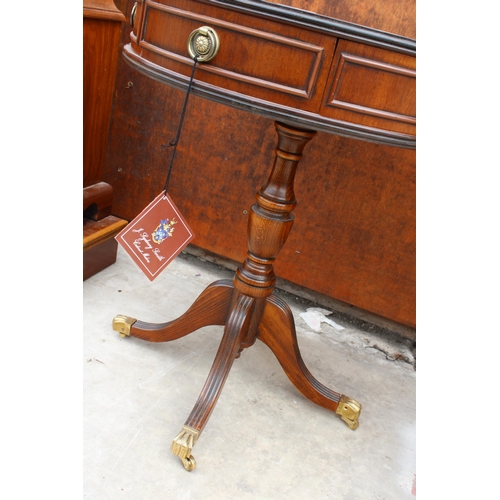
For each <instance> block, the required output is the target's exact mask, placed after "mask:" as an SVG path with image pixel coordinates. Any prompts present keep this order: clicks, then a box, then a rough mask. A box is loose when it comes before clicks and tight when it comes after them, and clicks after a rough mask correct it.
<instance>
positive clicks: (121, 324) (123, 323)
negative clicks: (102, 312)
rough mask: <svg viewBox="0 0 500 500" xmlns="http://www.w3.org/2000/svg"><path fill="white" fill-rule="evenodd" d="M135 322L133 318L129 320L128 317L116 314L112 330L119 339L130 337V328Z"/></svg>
mask: <svg viewBox="0 0 500 500" xmlns="http://www.w3.org/2000/svg"><path fill="white" fill-rule="evenodd" d="M136 321H137V320H136V319H135V318H130V317H129V316H123V315H122V314H118V316H115V317H114V318H113V330H115V332H119V334H120V337H122V338H123V337H125V336H127V337H129V336H130V328H131V327H132V325H133V324H134V323H135V322H136Z"/></svg>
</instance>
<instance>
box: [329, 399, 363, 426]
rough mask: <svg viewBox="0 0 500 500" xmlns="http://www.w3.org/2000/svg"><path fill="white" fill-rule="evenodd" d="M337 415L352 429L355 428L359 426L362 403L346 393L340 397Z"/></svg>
mask: <svg viewBox="0 0 500 500" xmlns="http://www.w3.org/2000/svg"><path fill="white" fill-rule="evenodd" d="M335 413H337V415H340V418H341V419H342V420H343V421H344V423H345V424H346V425H347V427H349V429H351V430H353V431H354V430H355V429H357V428H358V426H359V421H358V418H359V414H360V413H361V405H360V404H359V403H358V402H357V401H356V400H355V399H351V398H349V397H347V396H345V395H344V394H342V396H341V397H340V401H339V406H338V408H337V410H336V412H335Z"/></svg>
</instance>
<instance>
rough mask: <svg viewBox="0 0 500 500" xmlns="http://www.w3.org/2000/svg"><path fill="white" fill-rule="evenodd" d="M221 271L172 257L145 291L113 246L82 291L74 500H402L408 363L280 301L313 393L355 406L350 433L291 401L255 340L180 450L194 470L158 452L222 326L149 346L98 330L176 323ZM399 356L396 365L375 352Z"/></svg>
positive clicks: (407, 491)
mask: <svg viewBox="0 0 500 500" xmlns="http://www.w3.org/2000/svg"><path fill="white" fill-rule="evenodd" d="M231 275H232V273H230V272H229V271H227V270H225V269H222V268H219V267H218V266H215V265H213V264H210V263H207V262H203V261H201V260H200V259H198V258H196V257H193V256H188V255H181V256H179V257H177V258H176V259H175V260H174V261H173V262H172V263H171V264H170V265H169V266H168V267H167V269H166V270H165V271H164V272H163V273H162V274H161V275H160V276H159V277H158V278H157V279H156V280H155V281H154V282H152V283H151V282H149V280H148V279H147V278H146V277H145V276H144V275H143V274H142V272H141V271H140V270H139V269H138V268H137V267H136V265H135V264H134V263H133V262H132V261H131V260H130V258H129V257H128V256H127V255H126V254H125V253H124V252H123V251H122V250H121V249H120V248H119V251H118V256H117V262H116V264H114V265H113V266H110V267H109V268H107V269H105V270H104V271H102V272H100V273H99V274H97V275H95V276H93V277H92V278H90V279H88V280H86V281H85V282H84V284H83V297H84V328H83V331H84V343H83V385H84V387H83V390H84V393H83V396H84V400H83V401H84V408H83V410H84V415H83V442H84V446H83V450H84V457H83V460H84V477H83V497H84V498H87V499H98V500H107V499H109V500H115V499H131V500H132V499H133V500H143V499H144V500H156V499H178V500H184V499H191V498H193V499H194V498H202V499H221V498H222V499H225V498H227V499H240V498H241V499H245V498H256V499H279V498H284V497H287V498H291V499H304V498H313V499H316V498H318V499H320V498H331V499H340V500H342V499H346V500H365V499H384V500H404V499H414V498H415V488H416V486H415V481H416V476H415V474H416V458H415V455H416V418H415V399H416V397H415V393H416V390H415V380H416V372H415V369H414V367H413V365H412V363H411V354H408V351H407V350H406V351H405V346H404V343H403V344H401V343H397V342H396V344H394V340H392V339H389V340H387V339H383V338H381V337H377V336H376V335H374V334H372V333H369V332H366V331H361V330H357V329H355V328H353V327H352V325H350V324H349V323H348V322H346V323H342V322H341V321H338V320H335V321H336V322H337V323H340V324H341V325H342V326H344V327H345V329H344V330H342V331H339V330H338V329H336V328H334V327H333V326H331V325H329V324H325V323H323V324H322V326H321V330H322V331H321V332H315V331H313V330H312V329H311V328H310V327H309V325H308V324H307V323H306V322H305V321H304V320H303V318H302V316H300V314H301V313H304V312H305V307H306V306H305V305H304V304H303V303H302V302H301V301H300V300H294V298H293V297H292V296H287V300H288V302H289V305H290V307H291V308H292V311H293V313H294V317H295V321H296V328H297V336H298V341H299V345H300V349H301V353H302V357H303V359H304V361H305V363H306V365H307V366H308V368H309V370H310V371H311V372H312V374H313V375H314V376H315V377H316V378H317V379H318V380H319V381H320V382H321V383H323V384H324V385H326V386H328V387H329V388H331V389H333V390H335V391H337V392H340V393H343V394H346V395H348V396H349V397H352V398H354V399H356V400H357V401H359V402H360V403H361V404H362V406H363V409H362V412H361V416H360V419H359V422H360V425H359V427H358V429H357V430H355V431H351V430H350V429H348V428H347V427H346V425H345V424H344V423H343V422H342V421H341V420H340V418H339V417H338V416H337V415H335V414H333V413H332V412H330V411H328V410H325V409H323V408H321V407H319V406H316V405H315V404H314V403H312V402H310V401H309V400H307V399H306V398H304V397H303V396H302V395H301V394H300V393H299V392H298V391H297V390H296V389H295V387H294V386H293V385H292V384H291V383H290V382H289V380H288V378H287V377H286V375H285V373H284V372H283V371H282V369H281V367H280V365H279V363H278V361H277V360H276V358H275V357H274V355H273V354H272V352H271V351H270V350H269V349H268V348H267V347H266V346H265V345H264V344H262V343H261V342H259V341H257V342H256V343H255V345H254V346H252V347H251V348H250V349H246V350H245V351H244V352H243V353H242V355H241V357H240V358H239V359H238V360H236V361H235V363H234V365H233V368H232V370H231V373H230V375H229V377H228V379H227V381H226V384H225V387H224V389H223V391H222V394H221V397H220V398H219V401H218V403H217V405H216V407H215V410H214V412H213V413H212V415H211V417H210V419H209V421H208V424H207V426H206V427H205V430H204V432H203V433H202V435H201V437H200V439H199V440H198V442H197V443H196V445H195V447H194V448H193V455H194V457H195V458H196V461H197V467H196V469H195V470H194V471H192V472H187V471H186V470H185V469H184V468H183V466H182V464H181V462H180V460H179V459H178V458H177V457H176V456H174V455H173V454H172V453H171V451H170V444H171V442H172V439H173V438H174V437H175V436H176V435H177V433H178V432H179V431H180V430H181V428H182V425H183V423H184V421H185V420H186V418H187V416H188V415H189V413H190V411H191V409H192V407H193V405H194V404H195V402H196V399H197V397H198V395H199V393H200V391H201V388H202V386H203V384H204V381H205V379H206V377H207V375H208V372H209V370H210V367H211V364H212V361H213V359H214V356H215V353H216V351H217V348H218V345H219V342H220V339H221V336H222V327H218V326H214V327H206V328H203V329H201V330H199V331H197V332H194V333H192V334H191V335H188V336H187V337H184V338H182V339H179V340H176V341H174V342H170V343H161V344H153V343H148V342H145V341H141V340H139V339H135V338H121V337H120V336H119V335H118V334H117V332H115V331H113V330H112V327H111V322H112V319H113V318H114V316H115V315H117V314H124V315H127V316H132V317H135V318H138V319H141V320H144V321H150V322H163V321H169V320H172V319H175V318H177V317H178V316H179V315H180V314H182V313H184V312H185V311H186V309H187V308H188V307H189V306H190V305H191V304H192V302H193V301H194V300H195V299H196V297H197V296H198V295H199V294H200V293H201V292H202V291H203V290H204V289H205V287H206V286H207V285H208V284H209V283H211V282H213V281H215V280H217V279H220V278H226V277H228V276H231ZM384 342H385V344H384ZM382 345H385V347H384V348H382V349H381V346H382ZM391 349H392V351H391ZM398 350H399V351H401V352H402V354H404V355H401V356H397V355H396V356H394V355H391V354H389V355H387V354H386V353H384V352H383V351H385V352H389V351H391V352H396V351H398ZM408 360H409V361H410V362H408Z"/></svg>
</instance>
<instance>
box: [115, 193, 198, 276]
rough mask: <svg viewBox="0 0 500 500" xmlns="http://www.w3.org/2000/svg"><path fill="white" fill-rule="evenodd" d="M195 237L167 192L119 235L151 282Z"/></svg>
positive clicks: (128, 251) (125, 248) (158, 197)
mask: <svg viewBox="0 0 500 500" xmlns="http://www.w3.org/2000/svg"><path fill="white" fill-rule="evenodd" d="M193 238H194V234H193V232H192V231H191V229H190V228H189V226H188V225H187V223H186V221H185V220H184V218H183V217H182V215H181V213H180V212H179V209H178V208H177V207H176V206H175V204H174V202H173V201H172V199H171V198H170V196H169V195H168V194H166V193H165V191H163V192H162V193H161V194H159V195H158V196H157V197H156V198H155V199H154V200H153V201H152V202H151V203H150V204H149V205H148V206H147V207H146V208H145V209H144V210H143V211H142V212H141V213H140V214H139V215H138V216H137V217H136V218H135V219H134V220H133V221H132V222H130V223H129V224H128V225H127V226H126V227H125V228H124V229H123V230H122V231H121V232H120V233H118V234H117V235H116V236H115V239H116V241H118V243H119V244H120V245H121V246H122V247H123V249H124V250H125V251H126V252H127V253H128V254H129V255H130V256H131V257H132V259H133V260H134V262H135V263H136V264H137V265H138V266H139V267H140V268H141V269H142V271H143V272H144V274H145V275H146V276H147V277H148V278H149V280H150V281H153V280H154V279H155V278H156V277H157V276H158V275H159V274H160V273H161V272H162V271H163V270H164V269H165V268H166V267H167V265H168V264H169V263H170V262H171V261H172V260H173V259H174V258H175V257H176V256H177V255H178V254H179V253H180V252H181V251H182V249H183V248H184V247H186V246H187V244H188V243H189V242H190V241H191V240H192V239H193Z"/></svg>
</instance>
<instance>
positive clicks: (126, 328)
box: [113, 280, 234, 342]
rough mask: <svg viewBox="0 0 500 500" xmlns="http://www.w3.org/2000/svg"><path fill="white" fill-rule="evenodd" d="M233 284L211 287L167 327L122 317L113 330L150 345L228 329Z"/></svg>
mask: <svg viewBox="0 0 500 500" xmlns="http://www.w3.org/2000/svg"><path fill="white" fill-rule="evenodd" d="M233 289H234V287H233V282H232V280H219V281H216V282H215V283H212V284H211V285H209V286H208V287H207V288H206V289H205V290H204V291H203V292H202V293H201V295H200V296H199V297H198V298H197V299H196V300H195V302H194V303H193V304H192V305H191V307H190V308H189V309H188V310H187V311H186V312H185V313H184V314H183V315H182V316H180V317H179V318H177V319H175V320H173V321H169V322H167V323H147V322H145V321H138V320H136V319H135V318H130V317H128V316H122V315H118V316H116V317H115V318H114V319H113V330H115V331H117V332H119V333H120V336H121V337H125V336H129V335H131V336H132V337H137V338H139V339H142V340H147V341H149V342H169V341H171V340H176V339H179V338H181V337H185V336H186V335H188V334H190V333H192V332H194V331H195V330H198V329H199V328H202V327H204V326H209V325H224V323H225V322H226V318H227V314H228V310H229V305H230V303H231V295H232V293H233Z"/></svg>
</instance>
